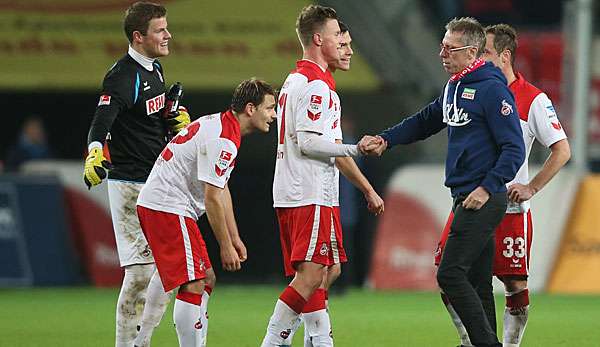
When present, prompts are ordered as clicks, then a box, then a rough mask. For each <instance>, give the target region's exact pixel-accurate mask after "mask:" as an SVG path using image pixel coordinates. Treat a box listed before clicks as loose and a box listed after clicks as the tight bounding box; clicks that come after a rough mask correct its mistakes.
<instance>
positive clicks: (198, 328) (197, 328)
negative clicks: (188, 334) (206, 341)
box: [194, 319, 202, 330]
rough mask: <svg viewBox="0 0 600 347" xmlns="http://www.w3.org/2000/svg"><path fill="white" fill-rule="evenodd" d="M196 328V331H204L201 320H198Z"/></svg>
mask: <svg viewBox="0 0 600 347" xmlns="http://www.w3.org/2000/svg"><path fill="white" fill-rule="evenodd" d="M194 328H196V330H200V329H202V322H201V321H200V319H198V321H197V322H196V324H194Z"/></svg>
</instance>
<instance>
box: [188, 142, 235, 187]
mask: <svg viewBox="0 0 600 347" xmlns="http://www.w3.org/2000/svg"><path fill="white" fill-rule="evenodd" d="M205 155H206V157H207V158H206V159H207V160H206V161H200V160H199V161H198V179H199V180H200V181H203V182H206V183H209V184H212V185H213V186H216V187H219V188H225V184H226V183H227V181H228V180H229V177H230V175H231V172H232V171H233V167H234V166H235V158H236V156H237V147H236V146H235V144H234V143H233V142H232V141H231V140H229V139H225V138H218V139H214V140H211V141H209V142H207V143H206V154H205Z"/></svg>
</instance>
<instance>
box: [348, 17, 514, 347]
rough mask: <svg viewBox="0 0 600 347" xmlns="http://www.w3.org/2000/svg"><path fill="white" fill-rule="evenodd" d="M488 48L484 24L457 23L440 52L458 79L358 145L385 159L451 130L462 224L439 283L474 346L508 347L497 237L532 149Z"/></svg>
mask: <svg viewBox="0 0 600 347" xmlns="http://www.w3.org/2000/svg"><path fill="white" fill-rule="evenodd" d="M484 48H485V33H484V28H483V27H482V26H481V24H479V22H477V20H475V19H473V18H458V19H457V18H455V19H453V20H451V21H450V22H449V23H448V24H447V25H446V34H445V35H444V38H443V40H442V43H441V45H440V53H439V55H440V58H441V59H442V65H443V67H444V69H445V70H446V72H448V73H449V74H450V75H451V77H450V80H449V81H448V83H447V84H446V86H445V87H444V89H443V92H442V94H441V95H440V97H439V98H437V99H436V100H434V101H433V102H432V103H430V104H429V105H427V106H426V107H425V108H423V109H422V110H421V111H419V112H417V113H416V114H415V115H413V116H411V117H409V118H407V119H405V120H404V121H402V122H401V123H400V124H398V125H396V126H394V127H392V128H390V129H387V130H386V131H384V132H383V133H382V134H381V135H380V137H379V138H376V139H372V138H363V140H364V141H363V140H361V142H359V146H361V147H363V148H362V149H363V150H364V151H375V152H376V153H381V152H382V151H383V150H385V149H386V148H387V147H389V146H391V145H395V144H406V143H412V142H415V141H418V140H423V139H425V138H427V137H429V136H431V135H433V134H435V133H437V132H439V131H441V130H442V129H444V128H446V127H447V128H448V130H447V131H448V154H447V158H446V182H445V185H446V186H447V187H449V188H450V191H451V193H452V197H453V200H454V201H453V212H454V216H455V217H454V220H453V221H452V224H451V226H450V233H449V235H448V241H447V243H446V247H445V250H444V253H443V256H442V259H441V262H440V266H439V268H438V272H437V281H438V284H439V286H440V288H441V289H442V290H443V291H444V293H445V294H446V296H447V297H448V299H449V301H450V302H451V303H452V305H453V307H454V309H455V310H456V312H457V314H458V316H459V317H460V319H461V321H462V322H463V323H464V326H465V328H466V331H467V332H468V334H469V336H470V338H471V341H472V342H473V344H474V345H476V346H501V345H500V343H499V342H498V337H497V336H496V314H495V308H494V296H493V293H492V264H493V260H494V247H495V240H494V230H495V229H496V226H498V224H499V223H500V221H501V220H502V217H503V216H504V212H505V211H506V207H507V189H506V183H508V182H509V181H511V180H512V179H513V178H514V177H515V175H516V173H517V171H518V168H519V167H520V166H521V165H522V164H523V160H524V159H525V145H524V143H523V132H522V130H521V126H520V124H519V117H518V114H517V108H516V106H515V104H514V99H513V96H512V94H511V92H510V90H509V89H508V86H507V84H506V78H505V77H504V75H502V73H501V71H500V70H499V69H497V68H496V67H495V66H494V65H493V64H492V63H489V62H488V63H486V62H484V60H483V59H482V58H481V55H482V54H483V53H484Z"/></svg>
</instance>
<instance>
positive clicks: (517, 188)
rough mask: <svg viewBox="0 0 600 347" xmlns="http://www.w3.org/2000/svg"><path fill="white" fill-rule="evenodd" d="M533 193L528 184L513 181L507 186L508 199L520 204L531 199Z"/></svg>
mask: <svg viewBox="0 0 600 347" xmlns="http://www.w3.org/2000/svg"><path fill="white" fill-rule="evenodd" d="M535 193H536V192H535V190H534V189H533V188H531V187H530V186H529V185H525V184H520V183H515V184H512V185H511V186H510V187H508V200H510V201H512V202H516V203H519V204H520V203H522V202H524V201H527V200H529V199H531V198H532V197H533V195H534V194H535Z"/></svg>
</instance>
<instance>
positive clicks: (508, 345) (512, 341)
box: [502, 305, 529, 347]
mask: <svg viewBox="0 0 600 347" xmlns="http://www.w3.org/2000/svg"><path fill="white" fill-rule="evenodd" d="M528 317H529V305H527V306H525V307H523V309H521V310H519V312H518V313H517V314H516V315H515V314H511V313H510V309H509V308H508V307H505V308H504V335H503V343H502V346H503V347H519V346H520V345H521V340H522V339H523V333H525V327H526V326H527V318H528Z"/></svg>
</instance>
